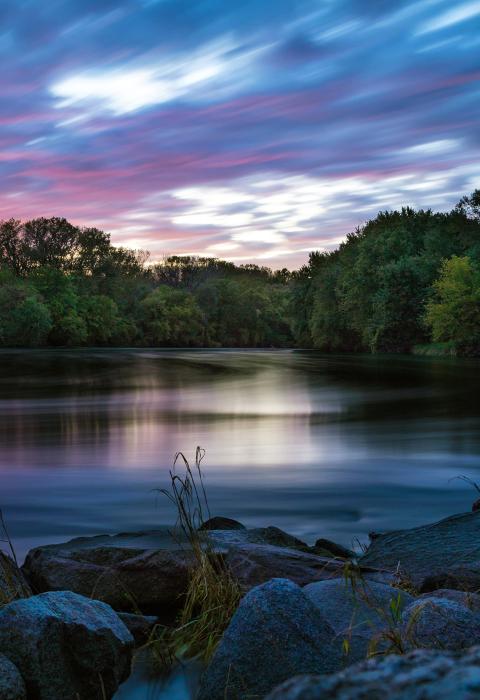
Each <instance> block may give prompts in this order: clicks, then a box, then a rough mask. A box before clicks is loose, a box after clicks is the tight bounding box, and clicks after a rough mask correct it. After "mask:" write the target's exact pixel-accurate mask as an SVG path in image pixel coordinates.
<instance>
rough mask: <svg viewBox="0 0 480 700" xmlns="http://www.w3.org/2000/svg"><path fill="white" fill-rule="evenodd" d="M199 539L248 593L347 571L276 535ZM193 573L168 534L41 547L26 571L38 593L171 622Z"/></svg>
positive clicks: (217, 534) (260, 531) (182, 546)
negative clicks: (280, 581) (72, 596)
mask: <svg viewBox="0 0 480 700" xmlns="http://www.w3.org/2000/svg"><path fill="white" fill-rule="evenodd" d="M202 536H204V539H205V546H209V547H210V548H211V551H212V553H213V554H217V555H218V556H220V557H222V558H223V559H225V561H226V563H227V564H228V566H229V567H230V569H231V571H232V573H233V574H234V575H235V576H236V577H238V580H239V582H240V584H241V586H242V587H243V588H244V589H245V590H248V589H249V588H252V587H253V586H256V585H258V584H260V583H263V582H265V581H268V580H269V579H271V578H274V577H283V578H289V579H290V580H292V581H294V582H296V583H299V584H300V585H304V584H306V583H309V582H311V581H317V580H321V579H323V578H329V577H332V576H334V575H340V574H341V571H342V566H343V564H342V562H340V561H338V560H333V559H327V558H325V557H318V556H316V555H314V554H310V553H308V552H304V551H301V550H299V549H297V548H296V547H301V548H304V545H303V544H302V543H301V541H300V540H297V539H296V538H294V537H292V536H291V535H288V534H287V533H284V532H282V531H281V530H278V528H273V527H272V528H256V529H251V530H246V529H243V530H211V531H208V532H205V533H203V535H202ZM270 542H276V543H277V544H276V545H272V544H270ZM288 543H290V544H292V545H294V546H295V548H294V549H292V548H289V547H287V546H286V545H287V544H288ZM305 547H306V545H305ZM307 549H308V548H307ZM194 566H195V558H194V557H193V555H192V554H191V553H190V552H189V549H188V543H186V542H185V541H182V539H181V537H179V538H178V539H177V537H173V536H172V533H171V532H169V531H168V530H166V529H164V530H160V531H152V532H143V533H130V534H128V533H125V534H122V535H115V536H105V535H104V536H100V537H91V538H78V539H75V540H71V541H70V542H66V543H63V544H60V545H49V546H44V547H38V548H36V549H33V550H32V551H30V552H29V553H28V555H27V558H26V560H25V564H24V566H23V571H24V573H25V575H26V576H27V578H28V580H29V581H30V583H31V585H32V587H34V590H35V591H36V592H44V591H51V590H53V591H55V590H71V591H74V592H76V593H80V594H82V595H85V596H88V597H94V598H97V599H98V600H102V601H104V602H106V603H108V604H109V605H111V606H112V607H113V608H115V610H121V611H124V612H136V611H138V610H141V611H142V613H148V614H153V615H161V616H162V619H163V621H168V618H167V617H166V616H167V614H170V616H172V615H174V614H175V612H176V611H177V610H178V608H179V607H180V605H181V602H182V595H183V594H184V593H185V592H186V589H187V586H188V582H189V580H190V575H191V572H192V569H193V567H194Z"/></svg>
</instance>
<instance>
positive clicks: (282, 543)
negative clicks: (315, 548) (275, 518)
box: [248, 525, 309, 551]
mask: <svg viewBox="0 0 480 700" xmlns="http://www.w3.org/2000/svg"><path fill="white" fill-rule="evenodd" d="M248 532H249V534H250V537H249V541H250V542H255V541H256V542H258V543H259V544H272V545H274V546H275V547H289V548H290V549H299V550H301V551H309V547H308V545H307V544H306V543H305V542H303V541H302V540H299V539H298V537H294V536H293V535H289V534H288V532H284V531H283V530H280V528H279V527H274V526H273V525H270V526H269V527H256V528H252V529H251V530H249V531H248Z"/></svg>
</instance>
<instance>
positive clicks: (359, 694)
mask: <svg viewBox="0 0 480 700" xmlns="http://www.w3.org/2000/svg"><path fill="white" fill-rule="evenodd" d="M479 696H480V647H476V648H474V649H471V650H470V651H469V652H467V653H466V654H463V655H460V654H455V653H453V652H450V653H449V652H440V651H433V650H424V649H422V650H417V651H413V652H411V653H409V654H406V655H404V656H394V655H392V656H387V657H385V658H383V659H380V660H377V659H372V660H370V661H365V662H363V663H361V664H357V665H355V666H351V667H350V668H348V669H346V670H345V671H342V672H340V673H336V674H335V675H333V676H330V677H327V678H325V677H324V678H322V677H319V676H300V677H297V678H292V679H291V680H289V681H287V682H286V683H284V684H283V685H281V686H280V687H278V688H276V689H275V690H274V691H273V692H272V693H270V695H268V698H267V699H266V700H387V698H388V700H477V699H478V697H479Z"/></svg>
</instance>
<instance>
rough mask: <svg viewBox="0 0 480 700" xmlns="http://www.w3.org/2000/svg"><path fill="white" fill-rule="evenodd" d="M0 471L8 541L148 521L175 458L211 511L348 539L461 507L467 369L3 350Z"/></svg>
mask: <svg viewBox="0 0 480 700" xmlns="http://www.w3.org/2000/svg"><path fill="white" fill-rule="evenodd" d="M0 359H1V363H0V470H1V472H2V491H1V495H0V504H1V506H2V507H3V508H4V511H5V514H6V517H7V518H8V522H9V523H10V529H11V530H12V533H13V535H14V537H15V540H16V542H17V546H18V549H19V550H20V552H21V553H24V552H25V550H26V549H28V548H29V547H30V546H32V545H33V544H36V543H39V542H45V541H58V540H61V539H64V538H65V537H69V536H73V535H78V534H87V533H96V532H100V531H101V532H114V531H118V530H126V529H130V528H132V529H137V528H146V527H152V526H154V525H155V523H162V522H168V521H169V520H171V519H172V517H173V514H172V513H171V511H170V510H169V505H168V503H166V502H163V501H156V499H155V497H154V495H153V493H152V491H151V490H152V489H153V488H155V487H158V486H162V485H164V484H165V483H166V479H167V475H168V469H169V468H170V466H171V459H172V455H173V454H174V453H175V452H176V451H177V450H179V449H183V450H185V451H186V452H188V453H190V454H191V453H193V451H194V449H195V446H196V445H197V444H200V445H202V446H204V447H205V448H206V449H207V483H208V488H209V493H210V499H211V503H212V508H213V510H215V511H216V512H218V513H222V514H225V515H230V516H232V517H237V518H239V519H241V520H244V521H245V522H246V523H247V524H248V523H252V524H253V523H256V524H262V523H264V524H267V523H274V524H276V525H279V526H280V527H285V528H286V529H290V530H291V531H292V532H294V533H296V534H298V535H301V536H304V537H306V538H308V539H313V538H315V537H317V536H320V535H322V536H326V537H332V538H335V539H337V540H339V541H341V542H343V543H345V544H350V542H351V538H352V537H353V536H357V537H360V539H364V538H365V537H366V534H367V533H368V531H369V530H371V529H376V530H382V529H387V528H392V527H401V526H406V525H414V524H417V523H420V522H424V521H427V520H430V519H432V518H437V517H441V516H443V515H447V514H449V513H451V512H454V511H458V510H463V509H465V508H468V507H469V505H470V502H471V500H473V496H474V494H473V493H470V492H469V491H468V490H467V489H466V487H465V484H462V483H460V482H450V481H449V479H450V478H451V477H453V476H455V475H457V474H467V475H470V476H471V477H473V478H477V479H478V478H479V471H480V459H479V457H480V432H479V427H480V410H479V405H478V396H479V391H478V389H479V388H480V387H479V384H480V379H479V378H478V370H477V368H478V364H477V363H475V362H473V361H472V362H469V361H454V360H441V361H440V360H432V359H428V358H425V359H423V358H422V359H416V358H402V357H398V358H392V357H388V358H381V357H377V358H373V357H361V356H356V357H354V356H330V357H325V356H322V355H318V354H315V353H309V352H305V353H304V352H288V351H285V352H284V351H281V352H267V351H243V352H240V351H231V352H228V351H190V352H186V351H176V352H175V351H168V352H167V351H151V350H148V351H147V350H145V351H141V350H132V351H125V350H118V351H111V350H105V351H103V350H99V351H95V352H91V351H76V352H73V351H56V352H52V351H32V352H25V351H21V352H20V351H18V352H6V351H4V352H2V353H0Z"/></svg>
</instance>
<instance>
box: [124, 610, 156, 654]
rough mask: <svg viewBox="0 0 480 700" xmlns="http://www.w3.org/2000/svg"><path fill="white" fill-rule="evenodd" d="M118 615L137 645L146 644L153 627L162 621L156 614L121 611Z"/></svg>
mask: <svg viewBox="0 0 480 700" xmlns="http://www.w3.org/2000/svg"><path fill="white" fill-rule="evenodd" d="M118 617H119V618H120V619H121V621H122V622H123V624H124V625H125V627H126V628H127V629H128V631H129V632H130V634H131V635H132V637H133V639H134V640H135V646H136V647H140V646H143V645H144V644H146V642H147V641H148V639H149V637H150V634H151V632H152V630H153V628H154V627H155V625H157V624H159V622H160V621H159V619H158V617H155V616H154V615H136V614H134V613H126V612H119V613H118Z"/></svg>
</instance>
